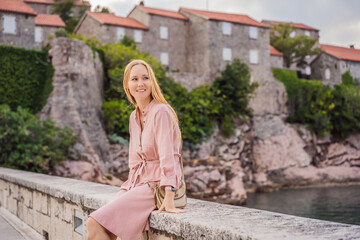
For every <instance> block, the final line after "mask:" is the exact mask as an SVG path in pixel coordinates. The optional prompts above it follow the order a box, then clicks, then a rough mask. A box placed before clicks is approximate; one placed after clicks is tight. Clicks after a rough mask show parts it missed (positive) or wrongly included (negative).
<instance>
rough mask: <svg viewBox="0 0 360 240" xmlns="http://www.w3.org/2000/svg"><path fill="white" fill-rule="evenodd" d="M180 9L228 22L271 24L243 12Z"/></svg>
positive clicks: (253, 24) (257, 24) (256, 24)
mask: <svg viewBox="0 0 360 240" xmlns="http://www.w3.org/2000/svg"><path fill="white" fill-rule="evenodd" d="M180 10H182V11H185V12H190V13H194V14H197V15H200V16H203V17H205V18H207V19H211V20H219V21H226V22H233V23H240V24H245V25H251V26H257V27H264V28H268V27H269V26H268V25H266V24H263V23H261V22H258V21H256V20H254V19H252V18H250V17H249V16H247V15H241V14H231V13H220V12H210V11H203V10H195V9H189V8H180Z"/></svg>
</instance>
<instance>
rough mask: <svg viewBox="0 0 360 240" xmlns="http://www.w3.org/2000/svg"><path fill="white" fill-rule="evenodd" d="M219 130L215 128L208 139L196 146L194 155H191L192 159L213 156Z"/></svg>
mask: <svg viewBox="0 0 360 240" xmlns="http://www.w3.org/2000/svg"><path fill="white" fill-rule="evenodd" d="M218 132H219V130H218V129H217V128H216V129H215V131H214V132H213V134H212V135H211V136H210V138H209V139H208V140H206V141H204V142H202V143H201V144H198V145H196V149H199V150H197V151H195V153H194V154H192V157H193V158H202V159H206V158H209V157H210V156H211V155H215V149H216V143H217V142H216V136H217V135H218Z"/></svg>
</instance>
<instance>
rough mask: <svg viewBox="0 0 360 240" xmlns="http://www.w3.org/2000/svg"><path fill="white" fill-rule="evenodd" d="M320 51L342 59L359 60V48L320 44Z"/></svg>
mask: <svg viewBox="0 0 360 240" xmlns="http://www.w3.org/2000/svg"><path fill="white" fill-rule="evenodd" d="M320 48H321V50H322V51H324V52H326V53H327V54H329V55H331V56H334V57H336V58H339V59H342V60H350V61H355V62H360V49H356V48H346V47H339V46H333V45H328V44H320Z"/></svg>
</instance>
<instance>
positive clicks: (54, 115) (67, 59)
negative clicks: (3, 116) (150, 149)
mask: <svg viewBox="0 0 360 240" xmlns="http://www.w3.org/2000/svg"><path fill="white" fill-rule="evenodd" d="M49 55H50V57H51V61H52V64H53V66H54V68H55V73H54V77H53V86H54V89H53V91H52V93H51V94H50V96H49V98H48V100H47V103H46V105H45V106H44V108H43V109H42V110H41V112H40V113H39V115H40V119H44V118H51V119H53V120H55V121H56V123H57V125H58V126H60V127H64V126H65V125H68V126H69V127H70V128H71V129H73V131H74V134H76V135H78V136H79V138H78V142H77V143H76V144H75V147H74V154H73V156H72V158H73V159H69V160H67V161H66V162H65V163H64V164H63V166H58V167H56V168H55V170H54V172H53V174H56V175H62V176H66V177H74V178H79V179H82V180H89V181H98V182H106V183H113V184H116V183H117V184H120V183H121V182H120V181H119V180H116V179H115V178H114V179H113V181H112V182H111V181H109V179H106V178H104V174H105V173H107V172H108V168H109V164H111V163H112V162H114V160H115V159H114V156H113V155H112V151H111V150H112V149H113V148H114V147H111V146H110V144H109V142H108V139H107V137H106V134H105V131H104V129H103V123H102V110H101V107H102V104H103V66H102V63H101V61H100V59H99V57H98V56H97V55H96V56H94V55H93V52H92V50H91V48H90V47H89V46H88V45H86V44H85V43H83V42H82V41H79V40H74V39H70V38H56V39H54V40H53V41H52V42H51V49H50V51H49ZM116 152H118V151H116ZM118 160H119V159H118ZM120 160H122V161H126V160H124V159H120Z"/></svg>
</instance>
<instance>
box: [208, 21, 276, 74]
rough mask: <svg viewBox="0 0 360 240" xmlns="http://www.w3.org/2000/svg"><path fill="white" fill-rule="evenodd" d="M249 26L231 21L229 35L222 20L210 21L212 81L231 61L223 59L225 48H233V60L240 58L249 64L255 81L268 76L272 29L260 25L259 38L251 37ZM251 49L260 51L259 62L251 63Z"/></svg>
mask: <svg viewBox="0 0 360 240" xmlns="http://www.w3.org/2000/svg"><path fill="white" fill-rule="evenodd" d="M249 27H250V26H248V25H242V24H236V23H231V35H230V36H229V35H224V34H223V33H222V22H221V21H212V20H210V21H209V42H210V43H209V51H210V56H209V65H210V66H209V67H210V76H213V79H211V81H213V80H214V79H215V77H217V76H220V74H221V71H222V70H224V69H225V67H226V65H227V64H229V63H231V61H225V60H223V48H230V49H231V52H232V60H234V59H236V58H238V59H240V60H241V61H243V62H245V63H246V64H248V65H249V67H250V68H251V70H252V76H253V77H254V79H255V81H261V80H263V79H267V78H268V76H266V75H267V74H268V73H269V71H268V70H269V69H270V54H269V45H270V40H269V32H270V30H269V29H268V28H260V27H258V28H257V29H258V38H257V39H250V37H249ZM250 50H257V51H258V60H259V62H258V63H257V64H252V63H250ZM264 73H265V74H264Z"/></svg>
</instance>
